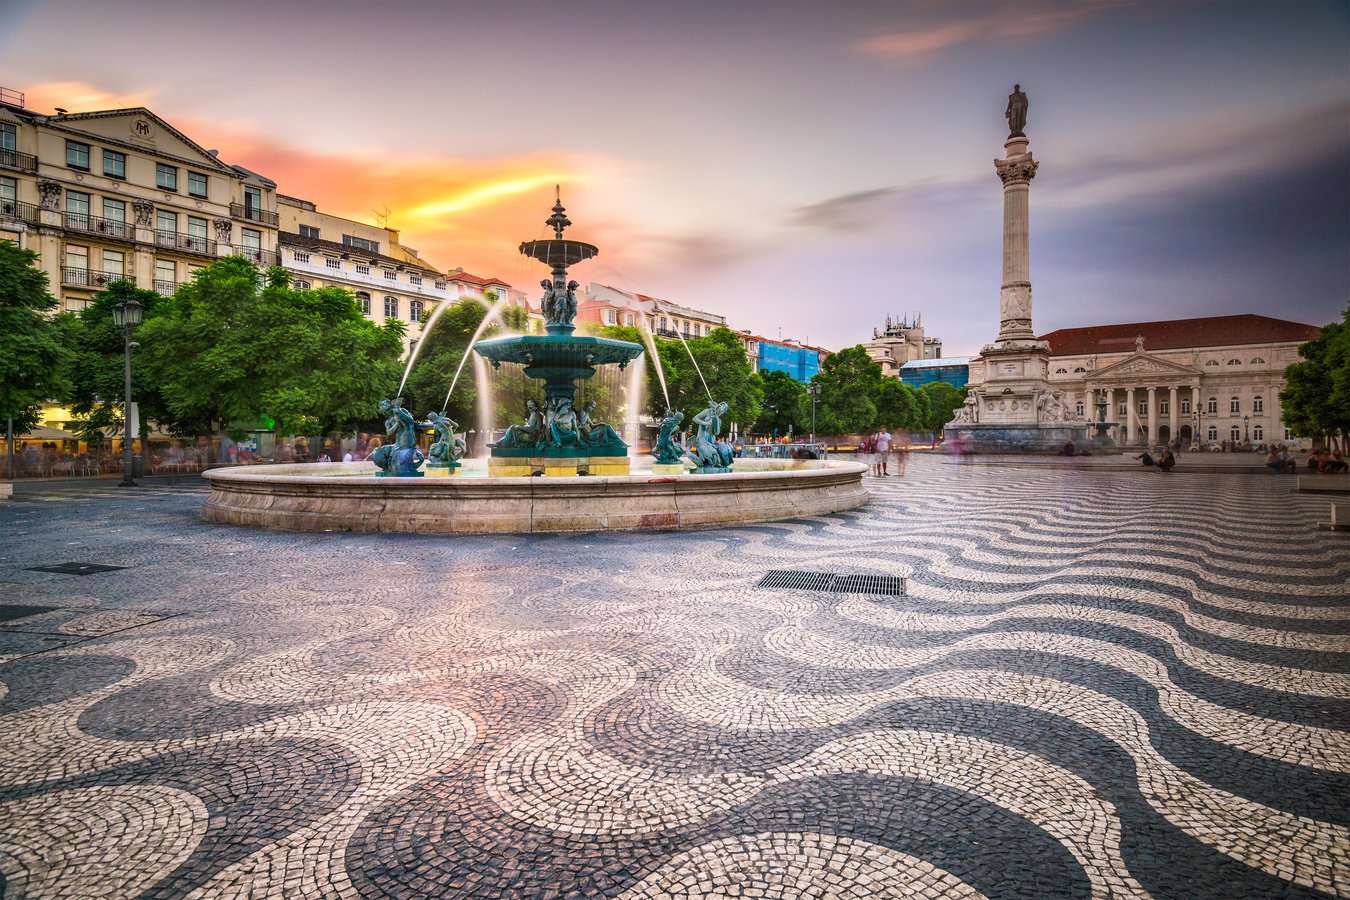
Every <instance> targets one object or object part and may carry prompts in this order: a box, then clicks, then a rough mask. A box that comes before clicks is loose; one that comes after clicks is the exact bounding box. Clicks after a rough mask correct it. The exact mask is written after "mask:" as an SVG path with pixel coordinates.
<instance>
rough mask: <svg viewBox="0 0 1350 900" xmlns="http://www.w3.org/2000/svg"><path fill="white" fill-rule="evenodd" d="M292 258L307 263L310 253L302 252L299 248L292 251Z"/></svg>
mask: <svg viewBox="0 0 1350 900" xmlns="http://www.w3.org/2000/svg"><path fill="white" fill-rule="evenodd" d="M291 259H293V260H295V261H296V262H304V263H307V262H309V254H308V253H301V252H300V251H299V250H292V251H291Z"/></svg>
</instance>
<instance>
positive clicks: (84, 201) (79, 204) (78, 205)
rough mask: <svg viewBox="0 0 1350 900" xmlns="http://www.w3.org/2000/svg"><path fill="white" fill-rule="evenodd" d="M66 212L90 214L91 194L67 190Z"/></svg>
mask: <svg viewBox="0 0 1350 900" xmlns="http://www.w3.org/2000/svg"><path fill="white" fill-rule="evenodd" d="M66 212H68V213H75V214H76V215H80V216H87V215H89V195H88V194H82V193H80V192H79V191H66Z"/></svg>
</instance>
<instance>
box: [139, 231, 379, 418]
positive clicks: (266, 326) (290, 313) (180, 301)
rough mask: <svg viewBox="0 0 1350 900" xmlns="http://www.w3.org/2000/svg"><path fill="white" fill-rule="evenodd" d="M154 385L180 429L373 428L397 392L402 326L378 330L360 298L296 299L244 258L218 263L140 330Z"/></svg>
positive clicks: (279, 275) (329, 292) (274, 274)
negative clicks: (374, 413)
mask: <svg viewBox="0 0 1350 900" xmlns="http://www.w3.org/2000/svg"><path fill="white" fill-rule="evenodd" d="M141 342H142V353H143V354H144V357H145V364H146V366H147V368H148V370H149V372H148V374H149V377H150V378H151V379H153V380H155V381H157V382H158V384H159V386H160V391H161V392H162V394H163V396H164V403H165V407H166V409H167V412H168V414H169V415H170V416H171V417H172V418H173V420H174V425H175V427H176V429H177V430H180V431H188V430H196V428H197V427H199V428H200V429H201V430H200V431H198V433H205V434H206V435H208V436H210V435H212V434H213V433H214V432H215V430H216V428H217V426H224V427H225V428H226V429H228V430H229V431H230V432H231V433H233V434H235V435H236V436H237V435H239V434H241V433H242V432H243V430H244V429H245V428H246V427H247V425H249V424H251V423H253V422H256V421H258V420H259V419H271V420H272V421H273V422H274V425H275V428H276V430H277V433H278V434H326V433H329V432H331V431H336V430H340V429H346V428H350V427H353V426H355V425H357V424H358V423H362V422H367V421H369V420H370V416H371V410H372V409H374V408H375V406H376V404H377V403H378V402H379V400H380V399H381V398H382V397H387V396H389V394H390V393H391V392H392V391H393V390H394V389H395V388H396V387H397V385H398V378H399V375H400V373H401V371H402V367H401V364H400V359H399V358H400V356H401V355H402V352H403V325H402V323H400V322H398V321H395V320H389V321H386V322H385V323H384V324H382V325H377V324H375V323H373V322H371V321H370V320H368V319H366V318H365V316H363V315H362V314H361V309H360V307H359V305H358V304H357V302H356V300H355V298H354V296H353V295H352V293H351V292H350V291H347V290H344V289H341V288H320V289H318V290H312V291H305V290H295V289H293V288H291V287H290V286H289V284H288V275H287V273H286V272H285V271H284V270H282V269H271V270H269V271H268V272H266V273H265V276H264V275H260V273H259V271H258V269H257V268H256V267H255V266H254V265H252V264H251V263H249V262H248V261H247V260H244V259H242V258H240V257H228V258H226V259H222V260H220V261H219V262H217V263H214V264H213V265H211V266H209V267H208V268H207V269H206V270H204V271H203V272H201V273H199V274H198V276H197V277H196V278H195V279H194V280H193V281H192V282H190V283H188V284H186V285H183V286H182V287H180V288H179V290H178V292H177V293H176V294H175V295H174V297H173V298H172V300H171V302H170V303H169V304H168V305H167V308H166V309H165V312H164V314H163V315H160V316H158V317H156V318H154V319H152V320H150V321H148V322H146V323H145V325H143V326H142V327H141Z"/></svg>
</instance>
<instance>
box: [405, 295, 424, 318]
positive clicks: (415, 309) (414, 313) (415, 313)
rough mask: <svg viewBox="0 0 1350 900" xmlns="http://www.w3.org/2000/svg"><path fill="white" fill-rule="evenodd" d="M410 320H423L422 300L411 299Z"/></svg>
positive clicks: (409, 302)
mask: <svg viewBox="0 0 1350 900" xmlns="http://www.w3.org/2000/svg"><path fill="white" fill-rule="evenodd" d="M408 321H409V322H420V321H422V301H421V300H410V301H408Z"/></svg>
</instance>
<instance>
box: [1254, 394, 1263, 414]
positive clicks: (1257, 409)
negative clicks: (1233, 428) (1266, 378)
mask: <svg viewBox="0 0 1350 900" xmlns="http://www.w3.org/2000/svg"><path fill="white" fill-rule="evenodd" d="M1265 411H1266V401H1264V400H1262V399H1261V398H1260V397H1253V398H1252V412H1254V413H1256V414H1257V415H1260V414H1261V413H1263V412H1265Z"/></svg>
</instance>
